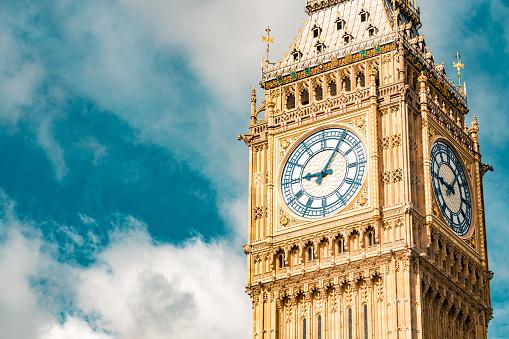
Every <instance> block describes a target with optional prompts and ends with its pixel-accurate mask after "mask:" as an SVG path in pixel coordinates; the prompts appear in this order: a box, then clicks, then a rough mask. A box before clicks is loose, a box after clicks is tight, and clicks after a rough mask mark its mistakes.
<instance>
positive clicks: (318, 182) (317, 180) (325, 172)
mask: <svg viewBox="0 0 509 339" xmlns="http://www.w3.org/2000/svg"><path fill="white" fill-rule="evenodd" d="M345 134H346V130H345V131H343V134H342V135H341V138H339V141H338V144H337V145H336V148H335V149H334V152H332V154H331V156H330V158H329V161H328V162H327V164H326V165H325V167H324V168H323V170H322V176H320V177H318V179H316V183H317V184H321V183H322V178H323V177H325V176H326V175H327V174H332V173H328V171H327V168H329V165H330V163H331V162H332V159H334V155H336V152H337V151H338V149H339V146H341V143H342V142H343V139H344V137H345ZM330 172H332V171H330Z"/></svg>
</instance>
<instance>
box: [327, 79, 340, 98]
mask: <svg viewBox="0 0 509 339" xmlns="http://www.w3.org/2000/svg"><path fill="white" fill-rule="evenodd" d="M329 93H330V95H331V97H335V96H336V95H338V88H337V86H336V82H335V81H331V82H329Z"/></svg>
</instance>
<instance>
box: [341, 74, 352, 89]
mask: <svg viewBox="0 0 509 339" xmlns="http://www.w3.org/2000/svg"><path fill="white" fill-rule="evenodd" d="M342 83H343V91H344V92H350V91H351V90H352V82H351V81H350V77H349V76H345V77H344V78H343V81H342Z"/></svg>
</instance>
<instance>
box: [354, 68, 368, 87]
mask: <svg viewBox="0 0 509 339" xmlns="http://www.w3.org/2000/svg"><path fill="white" fill-rule="evenodd" d="M356 79H357V83H356V87H366V76H365V75H364V72H359V73H357V77H356Z"/></svg>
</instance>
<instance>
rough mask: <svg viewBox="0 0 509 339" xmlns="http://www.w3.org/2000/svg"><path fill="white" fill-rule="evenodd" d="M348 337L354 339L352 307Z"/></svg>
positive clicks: (349, 313) (349, 314) (349, 310)
mask: <svg viewBox="0 0 509 339" xmlns="http://www.w3.org/2000/svg"><path fill="white" fill-rule="evenodd" d="M348 339H353V320H352V309H351V308H349V309H348Z"/></svg>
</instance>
